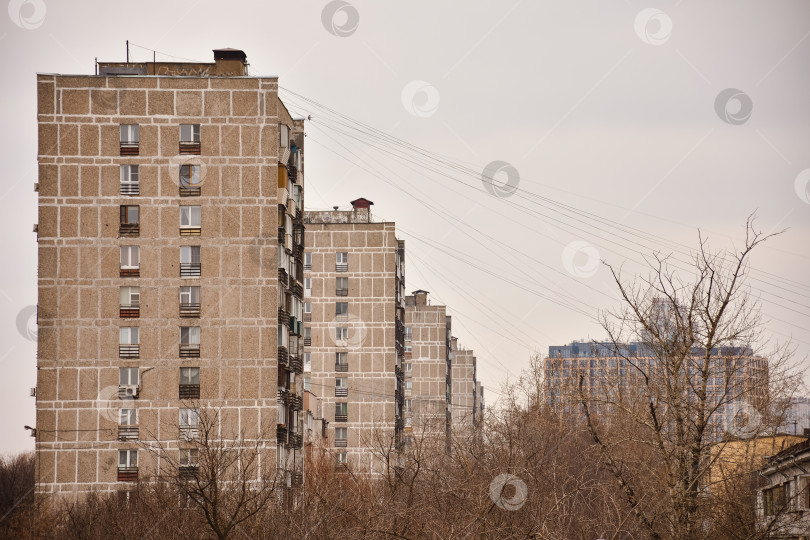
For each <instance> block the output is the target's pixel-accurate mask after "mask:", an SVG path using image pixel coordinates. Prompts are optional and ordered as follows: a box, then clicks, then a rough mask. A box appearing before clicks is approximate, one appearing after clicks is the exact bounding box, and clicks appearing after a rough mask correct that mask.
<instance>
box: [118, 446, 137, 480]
mask: <svg viewBox="0 0 810 540" xmlns="http://www.w3.org/2000/svg"><path fill="white" fill-rule="evenodd" d="M136 480H138V451H137V450H119V451H118V481H119V482H135V481H136Z"/></svg>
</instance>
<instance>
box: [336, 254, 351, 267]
mask: <svg viewBox="0 0 810 540" xmlns="http://www.w3.org/2000/svg"><path fill="white" fill-rule="evenodd" d="M335 264H349V252H348V251H338V252H337V253H335Z"/></svg>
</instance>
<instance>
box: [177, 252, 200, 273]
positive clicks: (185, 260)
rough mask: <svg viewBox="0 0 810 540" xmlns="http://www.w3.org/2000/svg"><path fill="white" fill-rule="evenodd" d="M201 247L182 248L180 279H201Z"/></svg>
mask: <svg viewBox="0 0 810 540" xmlns="http://www.w3.org/2000/svg"><path fill="white" fill-rule="evenodd" d="M201 270H202V265H201V264H200V246H181V247H180V277H200V274H201Z"/></svg>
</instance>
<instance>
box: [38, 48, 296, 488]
mask: <svg viewBox="0 0 810 540" xmlns="http://www.w3.org/2000/svg"><path fill="white" fill-rule="evenodd" d="M214 57H215V61H214V62H213V63H210V64H203V63H159V62H158V63H152V62H149V63H137V64H136V63H101V64H99V65H98V67H99V70H98V72H99V75H91V76H86V75H75V76H74V75H51V74H41V75H38V76H37V95H38V126H39V151H38V162H39V182H38V186H37V188H38V191H39V220H38V243H39V245H38V252H39V267H38V292H39V299H38V324H39V333H38V340H39V342H38V363H37V369H38V371H37V426H36V429H37V431H36V437H37V441H36V445H37V471H36V479H37V493H41V494H44V493H62V494H71V495H75V494H78V493H82V492H88V491H91V490H93V491H120V490H126V489H127V487H128V486H131V485H132V482H133V481H136V480H140V479H146V478H149V477H150V476H151V475H152V474H154V473H155V472H156V471H157V469H158V466H159V463H158V457H157V456H158V455H159V454H157V453H155V452H152V451H150V450H149V449H150V448H154V447H157V446H161V447H163V448H164V449H165V450H164V451H163V454H162V457H161V458H160V459H171V460H176V463H177V464H178V465H179V466H180V467H181V468H185V470H186V471H187V472H191V473H193V472H194V470H195V467H196V463H197V462H196V460H197V457H198V452H197V450H196V446H197V445H198V444H199V440H200V433H199V427H200V422H201V417H203V418H204V417H205V416H206V414H207V413H210V412H212V411H216V414H217V421H218V422H219V426H220V429H221V431H220V433H221V436H222V437H223V438H230V439H233V440H236V439H238V438H240V437H242V438H244V440H245V441H247V442H248V443H250V441H255V440H257V439H259V440H262V441H264V444H263V445H262V448H263V454H262V456H261V464H262V471H260V472H259V473H258V474H265V473H267V474H276V473H277V472H278V471H281V472H282V473H283V474H284V477H285V481H286V483H287V485H293V484H294V483H296V482H300V479H301V475H300V472H301V466H302V462H303V461H302V456H301V451H302V450H301V446H302V417H301V414H300V411H301V410H302V406H303V403H302V399H301V394H300V391H299V389H300V384H301V382H302V375H301V372H302V371H303V366H302V359H303V354H304V349H303V340H302V339H300V338H299V336H300V335H301V334H302V331H303V330H302V328H303V326H302V321H301V319H302V315H303V251H304V247H303V243H304V228H303V222H302V210H303V174H302V168H303V121H301V120H294V119H293V118H292V117H291V116H290V114H289V112H288V111H287V109H286V108H285V106H284V104H283V103H282V102H281V101H280V100H279V97H278V80H277V78H273V77H250V76H248V75H247V60H246V56H245V54H244V53H243V52H242V51H237V50H231V49H220V50H216V51H214ZM160 466H161V467H163V465H162V464H161V465H160Z"/></svg>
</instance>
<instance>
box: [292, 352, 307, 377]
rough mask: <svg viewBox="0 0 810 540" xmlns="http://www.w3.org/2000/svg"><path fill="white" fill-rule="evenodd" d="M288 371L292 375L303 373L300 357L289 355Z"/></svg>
mask: <svg viewBox="0 0 810 540" xmlns="http://www.w3.org/2000/svg"><path fill="white" fill-rule="evenodd" d="M290 369H291V370H292V371H293V373H303V372H304V363H303V362H302V361H301V357H300V356H298V355H294V356H293V355H290Z"/></svg>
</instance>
